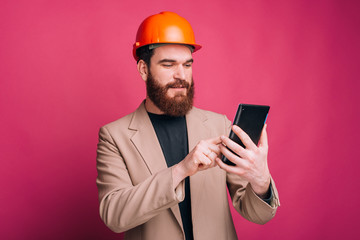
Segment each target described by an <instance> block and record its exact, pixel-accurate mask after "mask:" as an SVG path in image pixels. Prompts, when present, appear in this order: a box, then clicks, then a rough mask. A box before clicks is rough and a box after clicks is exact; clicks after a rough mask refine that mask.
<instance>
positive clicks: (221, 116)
mask: <svg viewBox="0 0 360 240" xmlns="http://www.w3.org/2000/svg"><path fill="white" fill-rule="evenodd" d="M192 111H193V112H194V113H195V114H199V115H202V116H203V117H204V118H206V119H208V120H215V121H216V120H218V121H224V120H225V121H227V117H226V115H224V114H221V113H216V112H213V111H209V110H205V109H201V108H197V107H193V109H192Z"/></svg>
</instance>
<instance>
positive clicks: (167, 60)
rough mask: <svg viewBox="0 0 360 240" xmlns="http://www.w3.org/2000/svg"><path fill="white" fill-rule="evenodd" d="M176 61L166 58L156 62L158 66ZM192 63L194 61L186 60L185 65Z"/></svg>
mask: <svg viewBox="0 0 360 240" xmlns="http://www.w3.org/2000/svg"><path fill="white" fill-rule="evenodd" d="M176 62H177V61H176V60H174V59H168V58H165V59H161V60H160V61H158V64H161V63H176ZM193 62H194V59H192V58H191V59H189V60H187V61H186V62H185V63H193Z"/></svg>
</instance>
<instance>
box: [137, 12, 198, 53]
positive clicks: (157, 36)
mask: <svg viewBox="0 0 360 240" xmlns="http://www.w3.org/2000/svg"><path fill="white" fill-rule="evenodd" d="M157 43H175V44H185V45H190V46H192V47H193V48H194V51H193V52H195V51H197V50H199V49H200V48H201V46H200V45H198V44H196V43H195V36H194V32H193V30H192V28H191V25H190V23H189V22H188V21H187V20H186V19H185V18H183V17H180V16H179V15H177V14H176V13H173V12H161V13H159V14H155V15H152V16H150V17H148V18H146V19H145V20H144V21H143V22H142V23H141V24H140V27H139V29H138V31H137V34H136V42H135V44H134V47H133V55H134V58H135V60H139V57H138V56H137V54H136V50H137V49H138V48H140V47H143V46H146V45H150V44H157Z"/></svg>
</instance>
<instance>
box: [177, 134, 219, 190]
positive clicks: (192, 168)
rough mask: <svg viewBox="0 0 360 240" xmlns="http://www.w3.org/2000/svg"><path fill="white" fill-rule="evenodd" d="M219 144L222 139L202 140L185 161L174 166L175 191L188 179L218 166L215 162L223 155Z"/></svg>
mask: <svg viewBox="0 0 360 240" xmlns="http://www.w3.org/2000/svg"><path fill="white" fill-rule="evenodd" d="M219 144H221V139H220V137H216V138H211V139H208V140H201V141H200V142H199V143H198V144H197V145H196V146H195V147H194V149H193V150H192V151H191V152H190V153H189V154H188V155H187V156H186V157H185V158H184V160H182V161H181V162H179V163H178V164H176V165H175V166H173V168H172V171H173V187H174V189H175V188H176V187H177V186H178V185H179V183H180V182H181V181H182V180H184V179H185V178H186V177H188V176H192V175H194V174H195V173H197V172H198V171H202V170H205V169H208V168H212V167H214V166H216V161H215V160H216V158H217V157H219V156H220V154H221V152H220V147H219Z"/></svg>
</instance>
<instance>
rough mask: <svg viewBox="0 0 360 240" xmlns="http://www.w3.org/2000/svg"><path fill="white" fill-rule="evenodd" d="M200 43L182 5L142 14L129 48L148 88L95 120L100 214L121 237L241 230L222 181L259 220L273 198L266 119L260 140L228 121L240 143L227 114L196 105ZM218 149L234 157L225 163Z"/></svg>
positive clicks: (220, 235)
mask: <svg viewBox="0 0 360 240" xmlns="http://www.w3.org/2000/svg"><path fill="white" fill-rule="evenodd" d="M189 29H190V30H189ZM154 34H155V35H156V34H158V36H157V37H154ZM149 35H150V37H149ZM154 39H155V40H154ZM198 49H200V46H199V45H197V44H196V43H195V41H194V38H193V32H192V29H191V26H190V24H189V23H188V22H187V21H186V20H185V19H184V18H182V17H180V16H179V15H177V14H175V13H171V12H162V13H160V14H156V15H153V16H150V17H149V18H147V19H145V20H144V22H143V23H142V24H141V25H140V27H139V30H138V34H137V41H136V43H135V44H134V51H133V52H134V57H135V59H136V60H137V68H138V71H139V73H140V76H141V78H142V79H143V80H144V81H145V82H146V90H147V91H146V92H147V95H146V98H145V100H144V101H143V102H142V103H141V104H140V106H139V107H138V109H137V110H136V111H135V112H133V113H131V114H129V115H127V116H124V117H123V118H121V119H119V120H117V121H115V122H112V123H110V124H107V125H105V126H104V127H102V128H101V129H100V133H99V144H98V149H97V171H98V177H97V186H98V190H99V201H100V216H101V218H102V220H103V221H104V222H105V224H106V225H107V226H108V227H109V228H110V229H112V230H113V231H115V232H124V231H126V234H125V238H126V239H187V240H188V239H237V236H236V232H235V228H234V224H233V221H232V217H231V214H230V209H229V205H228V199H227V190H226V186H227V187H228V189H229V193H230V196H231V199H232V203H233V206H234V207H235V209H236V210H237V211H238V212H239V213H240V214H241V215H242V216H243V217H245V218H246V219H248V220H249V221H252V222H255V223H259V224H264V223H266V222H267V221H269V220H270V219H272V218H273V216H274V215H275V212H276V209H277V207H278V206H279V200H278V194H277V191H276V188H275V184H274V182H273V180H272V178H271V176H270V172H269V169H268V166H267V149H268V146H267V135H266V130H265V128H264V130H263V132H262V136H261V139H260V143H259V146H256V145H255V144H254V143H253V142H252V141H251V139H250V138H249V137H248V136H247V134H246V133H245V132H243V131H242V130H241V129H240V128H238V127H233V128H232V130H233V131H234V132H235V133H236V134H237V135H238V136H239V138H240V139H241V140H242V141H243V142H244V144H245V147H246V148H245V149H244V148H242V147H241V146H239V145H237V144H236V143H234V142H232V141H231V140H230V139H229V138H228V137H226V136H227V135H228V133H229V131H230V129H231V122H230V121H229V120H228V119H227V118H226V116H224V115H220V114H217V113H213V112H209V111H205V110H201V109H198V108H196V107H193V96H194V81H193V78H192V65H193V57H192V54H193V52H194V51H196V50H198ZM224 145H226V146H227V147H229V148H230V149H231V150H233V151H234V153H237V154H238V155H235V154H234V153H232V152H230V151H229V150H227V148H225V147H224ZM221 154H224V155H225V156H226V157H227V158H228V159H229V160H231V161H232V162H233V163H234V164H235V166H229V165H226V164H224V163H223V162H222V161H221V160H220V156H221ZM240 156H241V157H240Z"/></svg>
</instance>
